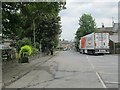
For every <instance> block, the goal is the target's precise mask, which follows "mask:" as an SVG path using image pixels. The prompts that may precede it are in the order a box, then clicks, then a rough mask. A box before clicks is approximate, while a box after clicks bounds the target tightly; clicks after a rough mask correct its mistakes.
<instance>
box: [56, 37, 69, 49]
mask: <svg viewBox="0 0 120 90" xmlns="http://www.w3.org/2000/svg"><path fill="white" fill-rule="evenodd" d="M70 46H71V44H70V42H69V41H67V40H64V39H63V40H59V45H58V47H63V48H66V49H70Z"/></svg>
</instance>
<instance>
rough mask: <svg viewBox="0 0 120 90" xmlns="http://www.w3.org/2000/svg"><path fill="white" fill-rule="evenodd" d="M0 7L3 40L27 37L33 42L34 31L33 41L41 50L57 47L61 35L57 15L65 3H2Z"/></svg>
mask: <svg viewBox="0 0 120 90" xmlns="http://www.w3.org/2000/svg"><path fill="white" fill-rule="evenodd" d="M2 5H3V6H2V12H3V13H2V16H3V19H2V22H3V25H2V29H3V34H4V38H10V39H15V40H16V41H18V40H21V39H23V38H25V37H27V38H29V39H30V40H31V41H32V42H33V41H34V40H33V37H34V35H33V32H34V31H35V37H36V39H35V41H36V42H39V43H41V44H42V46H43V48H49V47H50V46H51V45H52V46H56V45H57V43H58V38H59V35H60V34H61V29H60V28H61V26H60V22H59V21H60V17H59V16H58V14H59V12H60V11H61V10H62V9H65V3H63V2H37V3H36V2H3V4H2ZM51 41H52V43H51ZM53 43H54V44H53Z"/></svg>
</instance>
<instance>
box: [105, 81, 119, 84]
mask: <svg viewBox="0 0 120 90" xmlns="http://www.w3.org/2000/svg"><path fill="white" fill-rule="evenodd" d="M105 83H107V84H120V82H113V81H105Z"/></svg>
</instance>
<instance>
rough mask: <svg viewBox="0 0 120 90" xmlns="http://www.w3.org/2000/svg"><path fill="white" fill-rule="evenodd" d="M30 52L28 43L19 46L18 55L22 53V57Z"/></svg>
mask: <svg viewBox="0 0 120 90" xmlns="http://www.w3.org/2000/svg"><path fill="white" fill-rule="evenodd" d="M31 54H32V49H31V47H30V46H28V45H25V46H23V47H21V50H20V55H22V57H24V56H26V55H27V56H28V55H31Z"/></svg>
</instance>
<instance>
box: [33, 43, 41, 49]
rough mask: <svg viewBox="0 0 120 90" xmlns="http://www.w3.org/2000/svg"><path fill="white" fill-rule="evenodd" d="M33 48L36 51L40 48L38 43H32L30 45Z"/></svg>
mask: <svg viewBox="0 0 120 90" xmlns="http://www.w3.org/2000/svg"><path fill="white" fill-rule="evenodd" d="M32 46H33V47H34V48H37V49H39V48H40V44H39V43H38V42H35V44H34V43H33V45H32Z"/></svg>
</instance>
